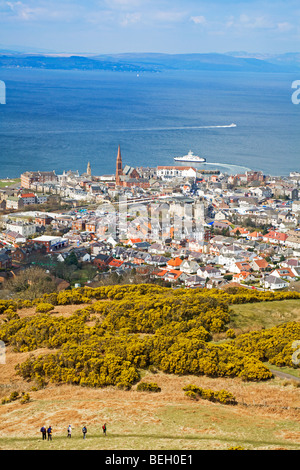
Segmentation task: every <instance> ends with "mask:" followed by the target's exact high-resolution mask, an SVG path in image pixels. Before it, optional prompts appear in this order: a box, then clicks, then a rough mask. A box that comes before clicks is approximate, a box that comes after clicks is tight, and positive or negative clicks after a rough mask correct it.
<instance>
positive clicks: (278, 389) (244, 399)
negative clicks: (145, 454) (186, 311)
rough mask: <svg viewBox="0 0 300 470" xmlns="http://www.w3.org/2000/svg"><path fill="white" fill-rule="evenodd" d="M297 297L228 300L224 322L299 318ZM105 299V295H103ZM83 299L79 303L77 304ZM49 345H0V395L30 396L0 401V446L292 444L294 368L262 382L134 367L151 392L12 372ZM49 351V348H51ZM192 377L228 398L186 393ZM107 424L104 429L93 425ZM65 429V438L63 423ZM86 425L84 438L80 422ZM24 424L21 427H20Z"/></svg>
mask: <svg viewBox="0 0 300 470" xmlns="http://www.w3.org/2000/svg"><path fill="white" fill-rule="evenodd" d="M299 302H300V301H299V300H283V301H273V302H261V303H255V304H243V305H234V306H232V305H231V306H230V308H232V310H233V311H234V315H232V314H231V323H230V325H229V326H230V328H234V329H235V330H236V331H240V332H247V331H249V330H253V326H255V328H257V329H261V328H262V327H265V328H268V327H272V326H275V325H278V324H281V323H284V322H286V321H291V320H293V321H295V320H296V321H297V320H298V321H299V317H300V308H299ZM105 303H106V302H105ZM85 306H86V305H84V304H82V305H80V308H84V307H85ZM77 309H78V305H63V306H62V305H57V306H55V309H54V311H53V312H52V313H51V317H54V318H55V317H59V316H64V317H65V318H71V316H72V314H73V313H74V311H76V310H77ZM18 313H19V315H20V317H21V318H24V317H33V316H34V315H35V308H33V307H30V308H23V309H22V310H20V311H19V312H18ZM49 352H50V350H47V349H46V348H44V349H41V348H39V349H36V350H34V351H31V352H30V351H26V352H15V351H14V350H13V347H12V346H8V347H7V349H6V364H2V365H1V364H0V400H1V399H2V398H4V397H7V396H9V395H10V394H11V393H12V392H15V391H18V392H19V393H20V394H21V392H27V393H29V394H30V401H29V402H28V403H25V404H21V402H20V400H16V401H13V402H10V403H5V404H2V405H1V404H0V450H40V449H46V450H48V449H52V450H55V449H60V450H71V449H74V450H75V449H78V450H81V449H86V450H101V449H105V450H170V449H172V450H227V449H229V448H231V447H237V446H240V447H242V448H244V449H245V450H277V449H286V450H299V449H300V430H299V418H300V388H299V383H297V381H296V380H297V376H298V377H299V374H298V372H299V369H297V370H292V369H289V368H288V367H284V368H279V367H275V366H272V369H274V370H276V369H277V370H280V371H283V372H287V373H290V372H294V373H295V376H294V378H293V377H292V376H290V375H289V376H288V378H280V377H277V376H274V377H273V378H272V379H271V380H267V381H258V382H257V381H254V382H248V381H242V380H241V379H240V378H239V377H234V378H229V377H227V378H225V377H216V378H212V377H207V376H196V375H175V374H172V373H163V372H161V371H158V372H157V371H150V370H141V376H142V380H143V382H155V383H157V384H158V386H159V387H160V388H161V392H159V393H151V392H139V391H137V385H136V384H135V385H133V386H132V388H131V389H130V390H122V389H118V388H117V387H112V386H108V387H105V388H89V387H80V386H77V385H69V384H61V385H57V384H55V383H49V384H47V385H46V386H45V387H36V388H34V389H33V385H34V384H33V383H32V382H30V381H27V380H24V379H23V378H22V377H21V376H20V375H17V374H16V371H15V366H16V365H17V364H18V363H22V362H24V361H25V360H26V359H27V358H28V357H30V356H31V355H32V354H33V355H34V356H38V355H44V354H47V353H49ZM51 353H53V350H51ZM189 384H193V385H196V386H198V387H202V388H205V389H211V390H215V391H217V390H222V389H225V390H227V391H229V392H231V393H232V394H233V395H234V396H235V398H236V401H237V404H236V405H224V404H220V403H214V402H210V401H206V400H201V399H199V400H198V401H194V400H191V399H190V398H188V397H187V396H185V393H184V391H183V390H182V389H183V387H184V386H186V385H189ZM105 422H106V423H107V436H104V435H103V433H102V429H101V426H102V424H103V423H105ZM69 424H71V425H72V428H73V433H72V438H71V439H68V438H67V427H68V425H69ZM42 425H45V426H49V425H51V426H52V427H53V440H52V441H51V442H48V441H42V439H41V433H40V428H41V426H42ZM83 425H86V426H87V428H88V435H87V438H86V439H85V440H83V438H82V432H81V429H82V426H83ZM24 430H25V431H24Z"/></svg>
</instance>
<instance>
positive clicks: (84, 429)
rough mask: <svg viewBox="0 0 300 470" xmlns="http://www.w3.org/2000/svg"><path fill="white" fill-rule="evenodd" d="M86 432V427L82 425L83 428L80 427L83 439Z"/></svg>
mask: <svg viewBox="0 0 300 470" xmlns="http://www.w3.org/2000/svg"><path fill="white" fill-rule="evenodd" d="M86 433H87V427H86V426H83V428H82V434H83V439H85V437H86Z"/></svg>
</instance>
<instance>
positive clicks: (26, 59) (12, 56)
mask: <svg viewBox="0 0 300 470" xmlns="http://www.w3.org/2000/svg"><path fill="white" fill-rule="evenodd" d="M4 67H9V68H15V67H18V68H34V69H56V70H110V71H134V72H141V71H146V72H161V71H166V70H203V71H205V70H206V71H228V72H265V73H266V72H274V73H276V72H295V71H299V70H300V53H299V54H296V53H290V54H283V55H277V56H276V55H274V56H273V55H265V56H264V55H259V54H249V53H246V52H232V53H227V54H217V53H210V54H158V53H127V54H112V55H94V56H91V55H86V54H83V55H68V54H65V55H62V54H61V55H59V54H57V55H49V54H48V55H47V54H38V55H36V54H22V53H18V52H16V53H14V52H13V51H6V50H2V51H1V50H0V68H4Z"/></svg>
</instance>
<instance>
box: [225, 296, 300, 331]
mask: <svg viewBox="0 0 300 470" xmlns="http://www.w3.org/2000/svg"><path fill="white" fill-rule="evenodd" d="M299 304H300V302H299V300H295V299H292V300H285V301H284V302H282V301H276V300H275V301H273V302H259V303H253V304H239V305H231V307H230V308H231V309H232V310H233V314H232V315H231V327H232V328H234V329H236V330H237V332H246V331H250V330H254V329H261V328H262V327H263V328H271V327H272V326H276V325H280V324H282V323H285V322H289V321H300V307H299Z"/></svg>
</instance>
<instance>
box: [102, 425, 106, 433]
mask: <svg viewBox="0 0 300 470" xmlns="http://www.w3.org/2000/svg"><path fill="white" fill-rule="evenodd" d="M102 430H103V434H104V436H106V423H104V424H103V426H102Z"/></svg>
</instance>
